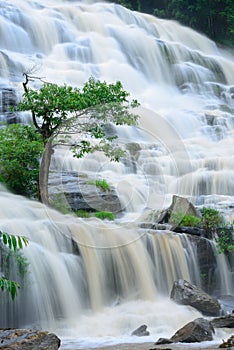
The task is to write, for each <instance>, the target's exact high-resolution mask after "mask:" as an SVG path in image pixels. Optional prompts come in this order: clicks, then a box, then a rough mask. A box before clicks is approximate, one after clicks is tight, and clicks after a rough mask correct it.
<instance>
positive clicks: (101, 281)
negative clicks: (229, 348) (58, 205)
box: [0, 0, 234, 350]
mask: <svg viewBox="0 0 234 350" xmlns="http://www.w3.org/2000/svg"><path fill="white" fill-rule="evenodd" d="M25 71H27V72H35V75H37V76H41V77H45V79H46V80H47V81H51V82H56V83H67V84H71V85H76V86H81V85H82V84H83V83H84V82H85V81H86V80H87V79H88V78H89V77H90V76H91V75H92V76H94V77H96V78H98V79H100V80H106V81H107V82H113V81H116V80H120V81H121V82H122V83H123V86H124V88H125V89H127V90H128V91H130V93H131V96H132V97H134V98H137V99H138V100H139V101H140V103H141V108H140V109H139V110H138V112H139V114H140V120H139V125H138V127H120V128H118V131H117V132H118V135H119V139H120V141H121V142H122V143H125V144H126V145H127V147H128V149H129V150H130V155H131V157H130V156H129V158H127V159H125V160H123V161H122V162H120V163H110V162H109V161H108V160H107V159H106V158H105V157H104V156H103V155H97V154H95V155H89V156H87V157H85V159H82V160H74V159H73V158H72V156H71V154H70V153H68V152H64V150H62V149H58V150H56V153H55V157H54V159H53V166H54V167H55V168H56V169H57V171H61V169H62V170H63V171H74V172H77V173H81V172H82V173H86V174H88V175H90V176H92V177H94V178H95V177H100V178H105V179H107V181H108V182H109V183H110V184H111V185H112V186H113V187H114V188H115V189H116V191H117V193H118V195H119V198H120V200H121V202H122V204H123V206H124V208H125V214H124V215H122V216H121V217H119V218H118V219H117V220H116V221H115V222H114V223H108V222H102V221H100V220H98V219H94V218H91V219H79V218H77V217H74V216H71V215H62V214H60V213H58V212H56V211H55V210H52V209H49V208H47V207H45V206H44V205H42V204H40V203H37V202H36V201H29V200H27V199H25V198H23V197H19V196H15V195H13V194H10V193H8V192H7V191H5V190H4V188H1V192H0V208H1V210H0V229H1V230H6V231H7V232H12V233H15V234H23V235H25V236H27V237H29V239H30V244H29V246H28V247H27V248H25V249H24V255H25V257H26V258H27V259H28V261H29V273H28V274H27V275H26V277H25V279H24V280H23V281H22V287H21V290H20V291H19V295H18V297H17V299H16V301H15V302H14V303H4V302H3V301H2V300H1V304H2V305H1V315H0V326H1V327H13V326H14V327H26V326H29V327H31V326H32V325H33V326H36V327H38V328H44V329H49V330H52V331H54V332H57V334H58V335H60V336H62V337H63V340H64V343H63V349H69V350H71V349H77V348H79V347H86V346H88V345H90V346H97V345H100V344H105V343H113V342H125V341H126V342H129V341H136V342H137V341H145V340H146V339H140V338H137V339H135V338H134V340H133V338H132V337H130V334H131V332H132V331H133V330H134V329H135V328H137V327H138V326H140V325H141V324H143V323H145V324H147V325H148V327H149V330H150V333H151V336H150V337H149V338H147V341H151V340H152V341H156V340H157V338H159V337H170V336H171V335H172V334H173V333H174V332H175V331H176V330H177V329H178V328H179V327H180V326H182V325H184V324H185V323H186V322H188V321H190V320H193V319H194V318H196V317H198V316H199V315H200V314H199V313H198V312H197V311H195V310H192V309H191V308H189V307H185V306H179V305H176V304H175V303H173V302H172V301H171V300H170V299H169V294H170V289H171V286H172V283H173V281H174V280H175V279H177V278H184V279H187V280H189V281H191V282H193V283H195V284H197V285H200V284H201V281H200V278H201V276H200V271H199V266H198V262H197V253H196V249H195V247H194V246H193V245H192V244H191V242H189V241H188V240H187V239H186V237H185V236H183V235H176V234H173V233H172V232H170V231H159V230H158V231H147V230H142V229H139V227H138V223H139V222H140V221H141V220H142V215H144V213H145V212H146V211H147V210H149V209H150V210H151V209H154V210H155V209H162V208H165V207H167V205H169V204H170V202H171V198H172V195H173V194H178V195H182V196H186V197H189V198H190V199H191V200H192V201H193V203H194V204H196V205H197V206H203V205H206V206H212V207H216V208H219V209H222V211H223V212H224V213H225V215H226V217H227V218H228V219H229V220H233V218H234V215H233V209H232V208H233V205H234V181H233V169H234V155H233V145H234V142H233V140H234V139H233V136H234V135H233V133H234V114H233V111H234V102H233V101H234V63H233V56H231V55H230V54H229V53H227V52H225V51H222V50H220V49H219V48H218V47H217V46H216V45H215V43H214V42H212V41H210V40H209V39H208V38H206V37H204V36H202V35H201V34H198V33H196V32H194V31H193V30H191V29H189V28H185V27H183V26H181V25H180V24H178V23H176V22H174V21H167V20H162V19H158V18H155V17H153V16H149V15H145V14H142V13H137V12H131V11H129V10H127V9H125V8H124V7H121V6H117V5H115V4H107V3H99V2H96V1H93V2H92V3H90V2H89V3H86V2H85V1H79V2H78V1H77V2H76V1H63V0H59V1H58V0H57V1H53V0H42V1H40V2H37V1H33V2H32V1H28V0H3V1H2V3H1V8H0V77H1V84H5V85H7V86H10V87H11V88H12V89H16V91H17V94H18V96H19V98H20V95H21V93H22V80H23V76H22V74H23V72H25ZM0 96H1V101H3V97H2V94H1V95H0ZM4 108H5V107H4ZM0 115H1V119H4V118H5V110H3V106H2V109H1V110H0ZM20 117H21V120H22V121H24V122H25V121H28V120H29V119H30V116H29V115H27V114H24V115H23V114H22V115H21V116H20ZM217 264H218V271H217V274H218V275H219V277H220V278H219V279H218V282H217V283H219V286H218V289H220V292H222V294H232V295H233V293H234V286H233V283H232V280H231V277H230V276H231V272H230V268H229V266H228V263H227V261H226V259H225V258H224V257H220V258H219V259H218V261H217ZM15 277H17V276H15ZM221 286H222V290H221ZM216 337H217V338H219V337H221V333H218V334H217V335H216Z"/></svg>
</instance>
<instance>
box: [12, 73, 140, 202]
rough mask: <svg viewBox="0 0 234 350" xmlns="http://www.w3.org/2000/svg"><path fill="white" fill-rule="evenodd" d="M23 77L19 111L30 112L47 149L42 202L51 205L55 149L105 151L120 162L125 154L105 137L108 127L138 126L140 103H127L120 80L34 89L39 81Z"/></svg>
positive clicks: (82, 152) (78, 152)
mask: <svg viewBox="0 0 234 350" xmlns="http://www.w3.org/2000/svg"><path fill="white" fill-rule="evenodd" d="M24 75H25V78H26V80H25V82H24V83H23V86H24V95H23V100H22V101H21V102H20V103H19V104H18V107H17V110H18V111H31V113H32V120H33V123H34V126H35V128H36V131H38V132H39V133H40V134H41V135H42V138H43V142H44V148H45V149H44V153H43V158H42V161H41V169H40V195H41V200H42V201H43V202H44V203H45V204H49V200H48V177H49V167H50V162H51V156H52V154H53V147H55V146H56V145H66V146H67V145H69V146H70V147H71V148H72V150H73V154H74V156H75V157H79V158H80V157H83V156H84V155H85V154H87V153H92V152H95V151H103V152H104V153H105V155H106V156H107V157H109V158H110V159H111V160H116V161H118V160H119V159H120V157H121V156H123V154H124V152H123V150H122V148H121V147H119V146H118V144H117V143H115V142H113V141H114V140H115V139H116V138H117V137H116V136H114V137H113V136H110V137H108V136H107V135H106V132H105V128H106V125H107V123H111V124H114V125H123V124H127V125H135V124H136V122H137V117H138V116H137V115H136V114H133V113H132V112H131V108H134V107H136V106H138V105H139V103H138V102H137V101H136V100H133V101H129V100H128V96H129V93H128V92H126V91H125V90H124V89H123V86H122V84H121V83H120V82H119V81H118V82H116V83H115V84H107V83H106V82H101V81H99V80H95V79H94V78H90V79H89V80H88V81H87V82H86V83H85V84H84V86H83V88H82V89H79V88H74V87H71V86H67V85H62V86H58V85H56V84H50V83H45V82H43V85H42V87H41V88H40V89H39V90H35V89H32V88H29V87H28V84H29V81H31V80H35V79H39V78H35V77H32V76H30V75H28V74H26V73H25V74H24ZM74 134H76V135H79V139H78V141H77V140H75V141H74V139H72V137H71V136H72V135H74ZM68 137H69V140H70V141H69V142H68ZM64 141H65V142H64Z"/></svg>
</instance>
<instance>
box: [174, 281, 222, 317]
mask: <svg viewBox="0 0 234 350" xmlns="http://www.w3.org/2000/svg"><path fill="white" fill-rule="evenodd" d="M171 299H172V300H174V301H175V302H177V303H178V304H182V305H190V306H193V307H194V308H195V309H197V310H198V311H200V312H202V313H203V314H204V315H207V316H218V315H219V314H220V309H221V306H220V304H219V302H218V300H216V299H214V298H212V297H211V296H210V295H209V294H207V293H205V292H204V291H203V290H201V289H200V288H198V287H196V286H194V285H193V284H191V283H189V282H187V281H185V280H182V279H180V280H178V281H175V282H174V284H173V287H172V291H171Z"/></svg>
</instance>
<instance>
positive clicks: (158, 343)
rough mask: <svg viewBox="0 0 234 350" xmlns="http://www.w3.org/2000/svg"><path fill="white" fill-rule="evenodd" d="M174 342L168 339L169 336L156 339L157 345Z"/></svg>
mask: <svg viewBox="0 0 234 350" xmlns="http://www.w3.org/2000/svg"><path fill="white" fill-rule="evenodd" d="M172 343H173V341H172V340H170V339H167V338H159V339H158V340H157V341H156V343H155V345H164V344H172Z"/></svg>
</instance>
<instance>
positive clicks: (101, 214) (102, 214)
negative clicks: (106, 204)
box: [94, 211, 115, 221]
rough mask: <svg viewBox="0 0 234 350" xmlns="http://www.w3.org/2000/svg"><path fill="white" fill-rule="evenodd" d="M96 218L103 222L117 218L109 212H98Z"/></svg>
mask: <svg viewBox="0 0 234 350" xmlns="http://www.w3.org/2000/svg"><path fill="white" fill-rule="evenodd" d="M94 215H95V217H96V218H98V219H101V220H105V219H107V220H111V221H112V220H114V219H115V216H114V214H113V213H111V212H109V211H98V212H97V213H95V214H94Z"/></svg>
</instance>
